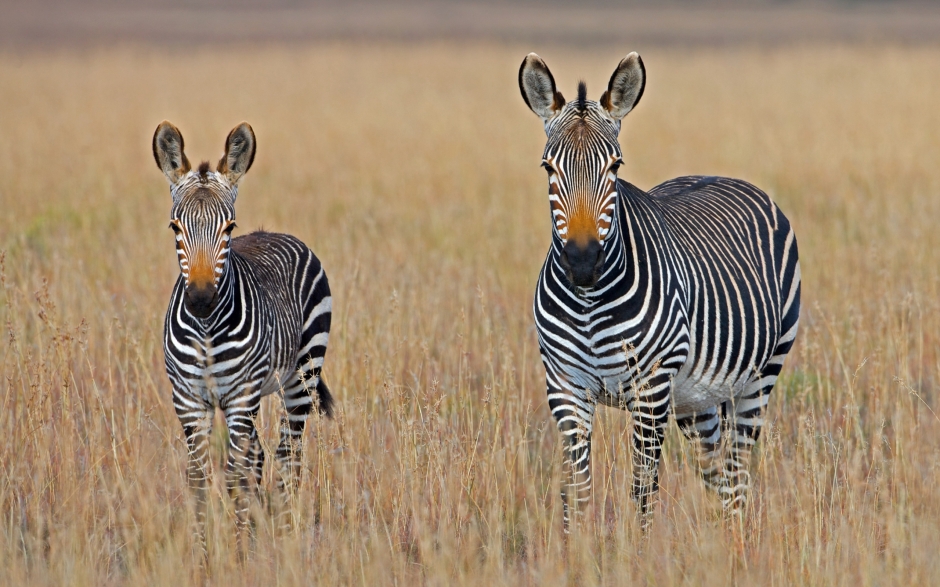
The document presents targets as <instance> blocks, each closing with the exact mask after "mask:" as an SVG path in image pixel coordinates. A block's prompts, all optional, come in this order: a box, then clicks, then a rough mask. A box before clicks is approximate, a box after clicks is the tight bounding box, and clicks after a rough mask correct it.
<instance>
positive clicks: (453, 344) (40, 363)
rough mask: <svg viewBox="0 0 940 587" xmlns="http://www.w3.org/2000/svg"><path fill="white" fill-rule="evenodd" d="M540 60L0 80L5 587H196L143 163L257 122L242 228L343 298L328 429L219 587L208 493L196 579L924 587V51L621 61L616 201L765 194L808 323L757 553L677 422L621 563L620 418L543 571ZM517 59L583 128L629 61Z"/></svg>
mask: <svg viewBox="0 0 940 587" xmlns="http://www.w3.org/2000/svg"><path fill="white" fill-rule="evenodd" d="M532 48H533V47H528V46H526V47H522V46H519V47H512V46H504V45H486V44H473V43H466V44H447V43H422V44H392V43H389V44H372V45H369V44H341V43H340V44H327V45H319V46H310V47H293V48H291V49H287V48H283V49H279V48H257V47H256V48H250V47H244V48H238V47H229V48H216V49H203V50H194V51H190V52H186V53H184V52H172V51H167V50H156V49H143V48H136V49H135V48H125V49H112V50H100V51H88V52H86V53H82V54H65V53H56V52H50V53H44V54H43V53H30V54H20V55H14V54H5V55H0V120H2V124H0V128H2V133H3V140H0V210H2V213H0V250H2V253H0V258H2V259H3V261H2V267H0V325H2V326H3V328H4V333H3V340H2V342H0V374H2V377H0V438H2V441H0V464H2V471H0V504H2V508H0V512H2V514H3V517H2V521H0V584H3V585H23V584H34V585H66V584H67V585H121V584H148V585H173V586H174V587H181V586H184V585H193V584H199V583H200V582H201V581H202V580H203V579H204V577H203V576H202V575H201V574H200V572H199V571H198V570H197V567H196V565H195V564H194V559H193V557H192V554H191V553H192V544H191V540H192V539H191V535H190V532H189V527H190V524H191V513H190V510H191V508H190V503H189V497H188V491H187V489H186V486H185V480H184V474H183V469H184V464H185V449H184V444H183V440H182V434H181V430H180V428H179V425H178V423H177V422H176V419H175V416H174V414H173V412H172V406H171V404H170V399H169V398H170V387H169V383H168V381H167V379H166V376H165V375H164V372H163V356H162V349H161V342H160V339H161V333H162V319H163V312H164V309H165V304H166V302H167V299H168V295H169V291H170V287H171V285H172V283H173V280H174V279H175V276H176V273H177V271H178V270H177V267H176V260H175V255H174V253H173V241H172V236H171V232H170V231H169V230H168V229H167V228H166V224H167V221H168V216H167V214H168V210H169V204H170V200H169V193H168V190H167V186H166V183H165V180H164V179H163V177H162V175H161V173H160V172H159V171H158V170H157V169H156V166H155V165H154V163H153V160H152V158H151V154H150V137H151V133H152V132H153V129H154V127H155V126H156V125H157V123H158V122H159V121H160V120H162V119H164V118H168V119H170V120H171V121H173V122H174V123H176V124H177V125H178V126H179V127H180V128H181V130H182V131H183V134H184V136H185V138H186V145H187V152H188V154H189V156H190V158H191V159H192V160H199V159H201V158H205V159H211V160H215V159H216V158H217V157H218V156H219V155H220V153H221V149H222V144H223V140H224V137H225V133H226V132H227V131H228V130H229V129H230V128H231V127H232V126H234V125H235V124H236V123H238V122H239V121H241V120H247V121H249V122H250V123H251V124H252V125H253V127H254V129H255V131H256V133H257V136H258V144H259V146H258V156H257V158H256V160H255V165H254V167H253V169H252V170H251V172H250V173H249V174H248V176H247V177H246V179H245V180H244V182H243V185H242V188H241V192H240V195H239V202H238V204H237V209H238V215H239V216H238V219H239V225H240V226H241V227H242V228H240V229H238V230H239V231H241V232H242V233H244V231H247V230H251V229H253V228H256V227H261V226H263V227H265V228H266V229H269V230H278V231H285V232H291V233H293V234H296V235H298V236H299V237H301V238H302V239H304V240H305V241H306V242H307V243H308V244H309V245H310V246H311V247H312V248H313V249H314V250H315V251H316V252H317V254H318V255H319V256H320V258H321V259H322V260H323V263H324V265H325V267H326V269H327V271H328V274H329V277H330V283H331V286H332V288H333V292H334V304H335V306H334V327H333V335H332V338H331V345H330V349H329V352H328V355H327V363H326V368H325V373H326V377H327V379H328V380H329V382H330V384H331V386H332V388H333V390H334V393H335V394H336V395H337V399H338V406H339V409H338V415H337V418H336V420H335V421H325V420H322V421H320V420H318V421H313V422H312V423H311V426H310V429H309V431H308V435H307V440H308V446H309V450H308V452H307V459H306V467H305V473H304V475H305V477H304V482H303V486H302V488H301V492H300V495H299V500H298V501H299V503H300V507H299V509H298V515H299V519H300V524H299V528H298V530H297V532H296V533H295V534H293V535H291V536H286V537H280V538H276V539H275V538H274V537H273V536H272V534H271V532H270V531H269V529H268V528H267V527H266V526H263V525H262V527H261V528H259V531H258V538H257V543H256V547H255V552H254V554H253V556H252V560H251V564H249V565H247V566H244V567H242V566H240V565H239V564H238V563H237V561H236V560H235V556H234V552H233V544H232V541H231V540H230V532H231V521H230V517H229V514H228V509H227V507H228V506H227V502H226V500H225V499H223V498H222V494H223V491H222V488H221V486H220V485H219V484H218V483H216V484H215V489H214V494H215V496H216V497H215V499H214V503H213V523H212V527H211V536H210V565H209V572H210V579H209V580H210V582H211V583H212V584H217V585H226V586H235V585H257V584H262V583H266V584H278V585H308V584H314V583H321V584H365V583H376V584H396V585H414V584H426V585H465V584H466V585H469V584H473V585H481V584H483V585H514V586H517V585H561V584H569V585H570V584H605V585H626V584H657V585H727V584H729V583H731V582H733V581H734V582H738V583H740V584H757V585H790V584H807V585H851V586H853V587H856V586H862V585H891V584H920V585H925V584H931V583H934V584H935V583H937V581H938V580H940V557H938V556H937V544H938V536H940V470H938V462H940V418H938V415H937V413H935V412H938V411H940V408H938V407H936V406H937V404H938V400H940V393H938V390H937V387H938V382H940V355H938V332H940V301H938V299H940V298H938V294H940V291H938V290H940V280H938V278H940V272H938V265H937V261H936V259H937V253H936V251H937V250H940V231H938V230H937V229H936V222H937V221H936V219H937V218H938V217H940V170H938V164H940V109H938V108H937V105H938V104H940V79H938V78H937V76H936V75H935V72H937V71H940V48H913V47H908V48H902V47H894V48H892V47H887V48H885V47H874V46H854V47H853V46H842V47H839V46H822V45H820V46H801V47H796V48H794V47H789V48H787V47H780V48H776V49H772V50H770V49H734V48H727V49H697V50H694V51H692V50H685V51H683V50H679V49H672V50H666V49H662V50H656V49H649V50H645V51H643V54H644V59H645V61H646V66H647V70H648V72H649V83H648V86H647V91H646V94H645V96H644V98H643V101H642V103H641V104H640V106H639V107H638V108H637V110H636V111H634V112H633V113H632V114H631V115H630V116H629V117H628V119H627V120H626V121H625V124H624V129H623V133H622V135H621V142H622V145H623V148H624V159H625V161H626V164H625V166H624V168H623V170H622V171H621V177H624V178H627V179H628V180H630V181H632V182H633V183H635V184H637V185H639V186H640V187H644V188H649V187H652V186H653V185H655V184H657V183H659V182H661V181H664V180H666V179H668V178H670V177H674V176H676V175H681V174H690V173H709V174H725V175H732V176H736V177H742V178H745V179H748V180H750V181H752V182H754V183H756V184H758V185H760V186H762V187H764V188H765V189H766V190H767V191H768V192H770V193H771V194H772V196H773V197H774V198H775V199H776V201H777V202H778V203H779V205H780V206H781V207H782V208H783V209H784V211H785V212H786V213H787V214H788V215H789V217H790V218H791V221H792V223H793V225H794V227H795V229H796V231H797V235H798V237H799V243H800V251H801V257H802V267H803V279H804V282H803V284H804V286H803V287H804V289H803V299H804V313H803V320H802V326H801V333H800V338H799V341H798V344H797V345H796V347H795V350H794V352H793V353H791V355H790V358H789V359H788V363H787V365H786V368H785V371H784V376H783V378H782V379H781V381H780V383H779V384H778V387H777V389H776V390H775V392H774V395H773V396H772V400H771V410H770V414H769V417H770V420H771V422H772V425H771V426H770V427H769V429H768V430H767V432H766V434H765V436H764V438H763V440H762V443H761V445H760V449H759V451H758V453H757V454H756V456H755V459H756V470H757V486H756V490H755V502H754V504H755V505H754V508H753V509H752V510H751V513H750V514H749V516H748V518H747V519H746V527H747V534H748V540H747V542H746V543H745V544H743V545H742V544H741V543H740V542H739V540H738V537H737V536H736V535H735V534H734V532H731V531H729V530H728V529H727V528H726V527H725V526H724V525H723V524H722V522H721V520H720V516H719V515H718V504H717V502H716V499H715V498H714V497H712V496H710V495H707V494H706V493H705V492H704V491H703V490H702V488H701V487H700V485H701V484H700V483H699V482H698V481H697V480H696V479H695V478H694V473H693V471H692V466H691V462H690V456H691V452H690V450H689V447H688V446H687V444H686V443H684V442H682V441H681V440H680V438H679V435H678V434H677V432H676V430H675V428H674V426H672V427H671V428H670V432H669V438H668V441H667V450H666V456H665V462H664V472H663V489H662V505H661V507H660V509H659V511H658V512H657V517H656V522H655V524H654V526H653V528H652V531H651V533H650V536H649V538H648V542H643V541H642V540H641V538H640V536H639V535H638V533H637V531H636V528H635V521H634V515H633V505H632V503H631V501H630V499H629V481H628V480H629V478H630V464H629V462H630V461H629V458H628V457H627V455H628V450H629V448H628V447H629V434H628V432H629V425H630V423H629V418H628V416H627V415H625V414H624V413H621V412H616V411H612V410H601V412H600V418H599V421H598V430H597V434H596V437H595V470H594V477H595V479H596V490H595V494H594V504H593V505H592V506H591V508H589V510H588V512H587V518H586V523H585V525H584V527H583V528H582V530H581V531H580V532H579V533H578V534H576V535H575V536H574V537H573V538H572V539H571V543H570V550H569V552H568V554H567V556H565V555H563V550H564V549H563V543H562V535H561V522H560V502H559V499H558V497H557V492H558V488H559V472H560V452H559V450H558V443H557V434H556V432H555V430H554V424H553V423H552V422H551V418H550V415H549V413H548V410H547V407H546V403H545V399H544V391H543V372H542V367H541V364H540V362H539V359H538V350H537V343H536V338H535V333H534V330H533V324H532V319H531V312H530V300H531V295H532V289H533V287H534V283H535V280H536V276H537V272H538V269H539V267H540V266H541V263H542V260H543V258H544V254H545V251H546V248H547V245H548V241H549V226H550V225H549V221H550V220H549V213H548V204H547V199H546V186H545V183H544V182H545V179H544V173H543V172H542V171H541V170H540V169H539V156H540V154H541V149H542V145H543V140H544V135H543V133H542V130H541V124H540V123H539V121H538V119H537V118H536V117H535V116H533V115H532V114H531V113H530V112H529V111H528V110H527V109H526V107H525V105H524V104H523V102H522V100H521V98H520V97H519V95H518V90H517V88H516V81H515V79H516V78H515V76H516V68H517V67H518V63H519V61H520V60H521V58H522V57H523V55H524V54H525V53H526V52H528V51H529V50H531V49H532ZM535 48H536V49H537V50H539V52H540V53H541V55H542V56H543V57H544V58H545V59H546V60H547V62H548V63H549V65H550V66H551V67H552V69H553V72H554V73H555V76H556V79H557V80H558V82H559V84H560V88H561V89H562V91H563V92H565V93H566V94H573V93H574V87H575V84H576V82H577V80H578V79H579V78H583V79H585V80H586V81H587V83H588V89H589V94H590V95H591V96H592V97H596V96H597V95H598V94H599V93H600V91H601V89H602V88H603V87H604V86H605V85H606V81H607V77H608V75H609V74H610V71H611V70H612V68H613V67H614V65H615V64H616V63H617V60H618V59H619V58H620V57H621V56H622V55H623V54H624V53H626V51H627V50H628V49H631V48H632V47H606V48H605V47H596V48H592V49H591V50H575V49H570V48H568V49H566V48H563V47H555V48H552V47H535ZM641 49H642V48H641ZM277 409H278V406H277V405H276V403H274V402H268V403H266V404H265V407H264V411H263V414H262V426H263V430H264V442H265V443H266V445H267V446H269V447H270V446H271V445H272V443H274V442H275V440H274V438H275V432H276V431H275V429H274V425H273V423H274V421H275V418H276V416H277ZM222 439H223V436H222V433H221V432H220V433H219V434H218V435H217V443H216V444H217V445H219V446H221V444H222ZM271 482H272V479H271V478H270V477H269V478H267V479H266V483H268V484H269V485H270V483H271ZM317 520H319V523H316V521H317ZM641 546H642V548H643V554H642V555H638V549H639V548H640V547H641Z"/></svg>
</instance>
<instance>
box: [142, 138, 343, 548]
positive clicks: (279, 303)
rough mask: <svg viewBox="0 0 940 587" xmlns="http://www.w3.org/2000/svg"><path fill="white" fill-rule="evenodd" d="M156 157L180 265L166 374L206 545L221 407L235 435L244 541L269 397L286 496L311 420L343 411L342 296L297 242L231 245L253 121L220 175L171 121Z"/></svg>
mask: <svg viewBox="0 0 940 587" xmlns="http://www.w3.org/2000/svg"><path fill="white" fill-rule="evenodd" d="M153 156H154V158H155V159H156V161H157V166H158V167H159V168H160V169H161V170H162V171H163V173H164V174H165V175H166V177H167V179H168V180H169V181H170V193H171V195H172V197H173V205H172V207H171V209H170V228H172V229H173V232H174V233H175V234H176V254H177V256H178V258H179V266H180V276H179V278H178V279H177V280H176V286H175V287H174V288H173V294H172V295H171V297H170V306H169V308H168V309H167V313H166V323H165V329H164V347H163V348H164V354H165V359H166V372H167V375H169V377H170V382H171V383H172V384H173V406H174V407H175V408H176V414H177V416H178V417H179V420H180V423H181V424H182V425H183V432H184V434H185V436H186V442H187V445H188V448H189V466H188V478H189V484H190V486H191V487H192V489H193V491H194V493H195V496H196V502H197V508H196V521H197V531H198V533H199V542H200V544H201V545H202V546H203V547H204V546H205V542H204V538H205V523H206V485H207V473H208V470H209V452H208V448H209V434H210V432H211V429H212V419H213V415H214V413H215V409H216V407H218V408H221V410H222V411H223V413H224V415H225V422H226V425H227V427H228V432H229V447H228V449H229V450H228V458H227V462H226V470H225V473H226V485H227V487H228V490H229V493H230V495H231V496H232V499H233V501H234V504H235V516H236V528H237V529H238V535H239V537H241V536H242V533H243V532H242V531H243V529H244V527H245V525H246V522H247V513H248V507H249V494H251V493H256V492H257V489H258V485H259V483H260V481H261V469H262V465H263V462H264V452H263V451H262V449H261V444H260V442H259V440H258V433H257V430H256V429H255V418H256V416H257V415H258V409H259V406H260V402H261V398H262V397H263V396H265V395H268V394H271V393H274V392H280V393H281V395H282V397H283V399H284V405H285V407H286V409H287V417H286V418H283V419H282V421H281V430H280V444H279V445H278V447H277V452H276V458H277V461H278V464H279V467H280V471H279V474H278V477H277V478H278V482H277V485H278V487H279V489H281V490H282V492H290V491H291V490H292V489H294V488H295V484H296V482H297V480H298V478H299V474H300V467H301V448H302V438H303V432H304V425H305V424H306V422H307V417H308V416H309V415H310V413H311V411H312V410H313V409H314V408H315V407H316V408H318V409H319V411H320V412H321V413H323V414H325V415H327V416H331V415H332V410H333V397H332V396H331V395H330V391H329V389H327V386H326V383H324V381H323V379H322V378H321V377H320V368H321V367H322V366H323V357H324V355H325V354H326V345H327V341H328V339H329V334H330V315H331V304H332V299H331V297H330V287H329V284H328V283H327V279H326V274H325V273H324V272H323V268H322V267H321V266H320V261H319V260H318V259H317V258H316V256H314V254H313V252H312V251H311V250H310V249H308V248H307V247H306V246H305V245H304V244H303V243H302V242H300V241H299V240H297V239H296V238H294V237H292V236H289V235H286V234H277V233H271V232H263V231H258V232H253V233H251V234H248V235H245V236H240V237H238V238H235V239H232V238H231V234H232V230H233V229H234V228H235V198H236V196H237V195H238V181H239V179H241V177H242V176H243V175H244V174H245V172H247V171H248V169H249V168H250V167H251V164H252V161H253V160H254V157H255V135H254V132H253V131H252V129H251V127H250V126H249V125H248V124H247V123H244V122H243V123H242V124H240V125H238V126H236V127H235V128H234V129H233V130H232V132H230V133H229V135H228V139H226V142H225V155H223V156H222V159H221V160H220V161H219V164H218V166H217V168H216V170H215V171H211V170H210V168H209V163H203V164H202V165H200V166H199V168H198V169H196V170H195V171H193V170H191V168H190V165H189V161H188V160H187V158H186V154H185V153H184V152H183V136H182V135H181V134H180V132H179V130H177V128H176V127H175V126H173V125H172V124H170V123H169V122H166V121H164V122H162V123H160V125H159V126H158V127H157V130H156V132H155V133H154V135H153ZM282 495H283V493H282ZM282 516H284V517H283V519H282V525H287V524H289V520H290V514H289V512H287V511H286V508H285V511H284V512H282ZM239 542H241V539H239Z"/></svg>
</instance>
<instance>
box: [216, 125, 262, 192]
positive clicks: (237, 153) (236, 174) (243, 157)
mask: <svg viewBox="0 0 940 587" xmlns="http://www.w3.org/2000/svg"><path fill="white" fill-rule="evenodd" d="M254 160H255V131H253V130H251V125H250V124H248V123H247V122H243V123H241V124H239V125H238V126H236V127H235V128H233V129H232V132H230V133H228V138H227V139H225V155H222V158H221V159H219V165H218V167H217V168H216V170H217V171H218V172H219V173H221V174H222V175H224V176H225V179H227V180H228V181H229V183H230V184H232V185H235V184H236V183H238V180H239V179H241V177H242V176H243V175H245V173H246V172H247V171H248V169H249V168H250V167H251V164H252V163H253V162H254Z"/></svg>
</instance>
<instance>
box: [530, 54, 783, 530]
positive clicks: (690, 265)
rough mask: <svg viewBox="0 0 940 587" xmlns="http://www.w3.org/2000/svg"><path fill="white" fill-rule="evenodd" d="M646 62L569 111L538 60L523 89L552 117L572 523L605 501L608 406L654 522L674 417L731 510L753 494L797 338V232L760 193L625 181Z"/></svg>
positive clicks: (538, 298)
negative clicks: (625, 414)
mask: <svg viewBox="0 0 940 587" xmlns="http://www.w3.org/2000/svg"><path fill="white" fill-rule="evenodd" d="M645 85H646V70H645V68H644V66H643V61H642V60H641V59H640V56H639V55H637V54H636V53H630V54H629V55H627V56H626V57H625V58H624V59H623V60H622V61H621V62H620V64H619V65H618V66H617V68H616V70H615V71H614V73H613V75H612V76H611V78H610V82H609V83H608V86H607V90H606V91H605V92H604V93H603V95H602V96H601V98H600V100H599V101H597V102H595V101H592V100H588V99H587V96H586V94H587V91H586V88H585V86H584V84H583V83H581V84H579V86H578V97H577V99H576V100H574V101H572V102H568V103H566V102H565V99H564V97H563V96H562V95H561V93H560V92H558V90H557V89H556V87H555V80H554V78H553V76H552V74H551V72H550V71H549V69H548V66H546V65H545V62H544V61H543V60H542V59H541V58H540V57H539V56H538V55H536V54H535V53H530V54H529V55H528V56H526V58H525V59H524V60H523V62H522V66H521V67H520V69H519V88H520V90H521V92H522V97H523V99H524V100H525V102H526V104H527V105H528V106H529V108H530V109H531V110H532V111H533V112H535V113H536V114H537V115H538V116H539V117H540V118H541V119H542V121H543V122H544V125H545V133H546V135H547V141H546V145H545V150H544V153H543V155H542V166H543V167H544V168H545V169H546V171H547V172H548V199H549V204H550V211H551V216H552V243H551V247H550V248H549V251H548V255H547V257H546V259H545V263H544V265H543V267H542V271H541V273H540V275H539V280H538V285H537V287H536V291H535V300H534V312H535V321H536V327H537V332H538V337H539V347H540V350H541V356H542V362H543V364H544V366H545V371H546V384H547V391H548V403H549V407H550V409H551V412H552V415H553V416H554V418H555V420H556V422H557V424H558V429H559V432H560V434H561V437H562V439H563V442H564V445H565V468H566V471H567V473H566V477H567V478H566V480H565V482H564V484H563V488H562V502H563V508H564V525H565V529H566V530H567V529H568V528H569V524H570V520H571V512H570V510H571V509H574V510H575V512H577V511H579V506H581V505H582V504H584V503H585V502H586V501H587V500H588V499H589V495H590V491H591V472H590V464H591V430H592V424H593V418H594V412H595V408H596V406H597V405H598V404H601V405H606V406H613V407H620V408H621V409H627V410H629V411H630V412H631V413H632V416H633V433H632V441H633V486H632V495H633V498H634V499H635V500H636V501H637V503H638V509H639V514H640V516H641V524H642V526H643V527H644V528H646V527H647V526H648V524H649V522H650V519H651V517H650V514H651V511H652V508H653V504H654V500H655V497H656V492H657V490H658V468H659V460H660V453H661V447H662V442H663V435H664V431H665V427H666V424H667V422H668V417H669V413H670V412H674V413H675V415H676V420H677V423H678V424H679V427H680V429H681V430H682V431H683V433H684V434H685V435H686V436H687V437H688V438H690V439H695V440H697V441H698V445H699V450H698V457H697V461H698V468H699V470H700V473H701V475H702V477H703V479H704V481H705V482H706V484H707V485H708V486H709V487H711V488H713V489H715V490H717V492H718V493H719V495H720V497H721V501H722V504H723V506H724V508H725V510H726V511H727V512H729V513H730V514H732V515H734V514H739V513H740V512H741V510H742V508H743V507H744V505H745V503H746V499H747V490H748V485H749V481H750V473H749V458H750V450H751V447H752V446H753V445H754V443H755V442H756V441H757V438H758V436H759V435H760V431H761V426H763V423H764V419H763V415H764V409H765V407H766V405H767V400H768V394H769V393H770V391H771V390H772V389H773V386H774V383H775V382H776V380H777V376H778V375H779V373H780V370H781V368H782V366H783V361H784V358H785V357H786V355H787V353H788V352H789V351H790V348H791V347H792V345H793V341H794V339H795V338H796V333H797V327H798V322H799V313H800V265H799V259H798V254H797V245H796V238H795V236H794V234H793V231H792V230H791V228H790V223H789V221H788V220H787V218H786V217H785V216H784V215H783V213H782V212H781V211H780V210H779V209H778V208H777V206H776V205H775V204H774V203H773V201H771V199H770V198H769V197H768V196H767V194H765V193H764V192H762V191H761V190H759V189H758V188H756V187H754V186H753V185H751V184H749V183H747V182H744V181H741V180H736V179H729V178H722V177H698V176H696V177H680V178H677V179H673V180H670V181H667V182H665V183H663V184H660V185H658V186H656V187H654V188H653V189H651V190H650V191H649V192H644V191H643V190H640V189H639V188H637V187H636V186H633V185H631V184H629V183H627V182H626V181H624V180H622V179H619V178H618V176H617V173H618V170H619V168H620V166H621V164H622V163H623V159H622V154H621V150H620V144H619V141H618V136H619V134H620V123H621V120H622V119H623V118H624V116H626V115H627V114H628V113H629V112H630V111H631V110H632V109H633V108H634V107H635V106H636V105H637V103H638V102H639V100H640V98H641V97H642V95H643V90H644V88H645Z"/></svg>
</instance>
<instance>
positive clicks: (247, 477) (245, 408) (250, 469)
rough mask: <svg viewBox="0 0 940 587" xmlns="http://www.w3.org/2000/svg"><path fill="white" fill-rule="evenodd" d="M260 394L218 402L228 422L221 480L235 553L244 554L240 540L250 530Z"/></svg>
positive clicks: (259, 461) (257, 479)
mask: <svg viewBox="0 0 940 587" xmlns="http://www.w3.org/2000/svg"><path fill="white" fill-rule="evenodd" d="M260 400H261V397H260V395H259V394H258V393H257V392H254V391H253V392H251V393H244V394H237V395H236V397H235V399H233V400H231V401H229V402H226V403H225V405H223V406H222V410H223V412H224V413H225V423H226V425H227V426H228V434H229V445H228V459H227V460H226V464H225V484H226V488H227V489H228V493H229V496H230V497H231V499H232V504H233V506H234V509H235V531H236V536H237V540H238V552H239V556H240V557H243V556H244V551H245V548H244V540H245V535H246V533H247V532H248V531H249V530H250V528H249V527H248V523H249V511H248V510H249V507H250V505H251V496H252V495H255V496H256V495H257V494H258V490H259V488H260V486H261V469H262V466H263V464H264V451H263V450H262V448H261V442H260V440H259V439H258V431H257V429H256V428H255V421H256V418H257V416H258V409H259V407H260Z"/></svg>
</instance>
